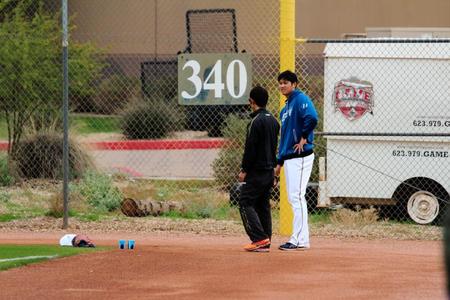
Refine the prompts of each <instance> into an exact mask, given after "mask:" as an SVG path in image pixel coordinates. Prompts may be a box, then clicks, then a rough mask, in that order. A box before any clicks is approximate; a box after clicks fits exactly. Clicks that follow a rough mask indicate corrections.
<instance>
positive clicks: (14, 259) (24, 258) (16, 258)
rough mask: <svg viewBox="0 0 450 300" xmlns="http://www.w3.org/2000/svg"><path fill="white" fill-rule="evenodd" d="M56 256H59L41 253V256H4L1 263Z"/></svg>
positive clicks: (0, 260)
mask: <svg viewBox="0 0 450 300" xmlns="http://www.w3.org/2000/svg"><path fill="white" fill-rule="evenodd" d="M55 257H58V255H41V256H23V257H14V258H4V259H0V263H2V262H10V261H16V260H29V259H39V258H48V259H52V258H55Z"/></svg>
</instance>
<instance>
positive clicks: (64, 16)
mask: <svg viewBox="0 0 450 300" xmlns="http://www.w3.org/2000/svg"><path fill="white" fill-rule="evenodd" d="M62 29H63V39H62V49H63V126H64V129H63V130H64V138H63V197H64V218H63V226H62V228H63V229H66V228H67V227H68V225H69V142H68V141H69V130H68V128H69V65H68V58H69V39H68V9H67V0H62Z"/></svg>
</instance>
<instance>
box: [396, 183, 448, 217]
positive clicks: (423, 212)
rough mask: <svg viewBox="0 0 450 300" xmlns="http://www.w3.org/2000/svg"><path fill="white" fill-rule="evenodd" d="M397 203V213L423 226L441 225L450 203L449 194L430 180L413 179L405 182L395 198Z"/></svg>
mask: <svg viewBox="0 0 450 300" xmlns="http://www.w3.org/2000/svg"><path fill="white" fill-rule="evenodd" d="M392 198H393V199H395V200H396V201H397V204H396V208H397V210H396V213H398V214H399V217H400V218H406V217H409V218H410V219H412V220H413V221H414V222H416V223H418V224H422V225H426V224H440V223H442V217H443V215H444V212H445V210H446V206H447V203H448V202H449V199H450V197H449V194H448V192H447V191H446V190H445V189H444V188H443V187H442V186H441V185H440V184H439V183H438V182H436V181H434V180H432V179H429V178H424V177H421V178H411V179H408V180H407V181H405V182H403V183H402V184H401V185H400V186H399V187H398V188H397V190H396V191H395V193H394V195H393V197H392Z"/></svg>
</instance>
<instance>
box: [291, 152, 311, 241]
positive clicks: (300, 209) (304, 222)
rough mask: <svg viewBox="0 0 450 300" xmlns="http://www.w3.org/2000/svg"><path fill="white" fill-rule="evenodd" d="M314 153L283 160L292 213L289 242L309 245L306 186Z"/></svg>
mask: <svg viewBox="0 0 450 300" xmlns="http://www.w3.org/2000/svg"><path fill="white" fill-rule="evenodd" d="M313 163H314V153H313V154H310V155H308V156H306V157H299V158H292V159H288V160H285V161H284V175H285V177H286V189H287V193H288V200H289V203H290V204H291V207H292V211H293V213H294V220H293V230H292V236H291V238H290V239H289V242H290V243H291V244H294V245H297V246H302V247H310V243H309V227H308V208H307V206H306V198H305V194H306V186H307V184H308V181H309V177H310V176H311V171H312V167H313Z"/></svg>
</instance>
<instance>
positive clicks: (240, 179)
mask: <svg viewBox="0 0 450 300" xmlns="http://www.w3.org/2000/svg"><path fill="white" fill-rule="evenodd" d="M245 176H247V173H246V172H244V171H240V172H239V175H238V181H239V182H244V181H245Z"/></svg>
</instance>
